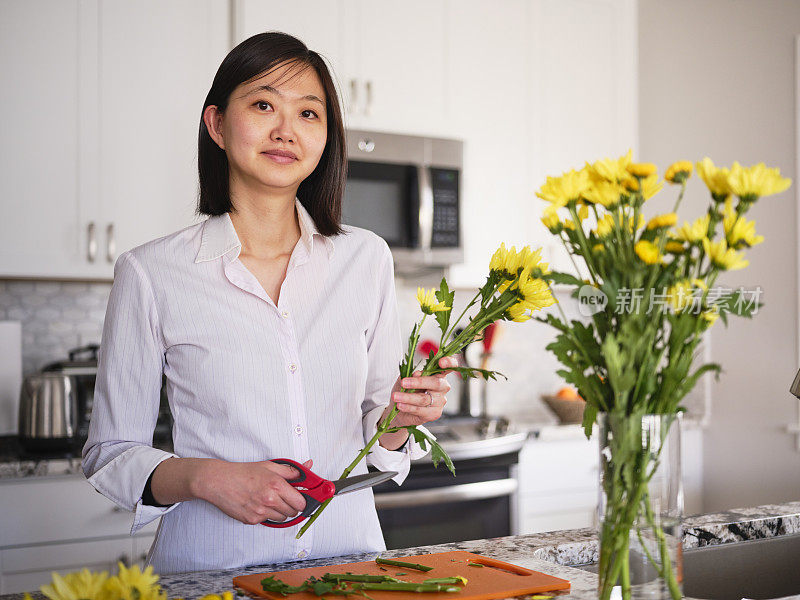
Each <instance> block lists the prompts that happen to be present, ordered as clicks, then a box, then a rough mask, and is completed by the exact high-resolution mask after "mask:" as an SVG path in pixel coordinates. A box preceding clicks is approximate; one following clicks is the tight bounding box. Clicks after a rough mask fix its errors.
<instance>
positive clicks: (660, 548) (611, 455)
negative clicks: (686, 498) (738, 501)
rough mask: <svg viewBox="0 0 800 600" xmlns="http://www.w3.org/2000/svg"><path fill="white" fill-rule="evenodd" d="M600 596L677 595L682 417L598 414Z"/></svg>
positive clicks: (674, 596)
mask: <svg viewBox="0 0 800 600" xmlns="http://www.w3.org/2000/svg"><path fill="white" fill-rule="evenodd" d="M598 419H599V425H600V444H599V446H600V503H599V505H598V511H599V522H598V523H599V536H598V537H599V540H600V561H599V565H598V598H601V599H602V600H609V599H610V598H623V599H625V600H628V599H630V598H636V599H640V598H651V599H662V598H663V599H674V600H678V599H679V598H681V597H682V588H681V579H682V552H681V538H682V518H683V486H682V483H681V415H680V413H678V414H670V415H652V414H646V415H634V416H630V415H624V414H622V415H618V414H614V413H607V414H601V415H599V417H598Z"/></svg>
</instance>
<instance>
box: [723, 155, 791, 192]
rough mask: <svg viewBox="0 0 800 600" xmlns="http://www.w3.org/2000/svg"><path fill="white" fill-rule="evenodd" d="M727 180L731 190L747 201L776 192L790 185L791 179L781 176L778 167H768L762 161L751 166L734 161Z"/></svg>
mask: <svg viewBox="0 0 800 600" xmlns="http://www.w3.org/2000/svg"><path fill="white" fill-rule="evenodd" d="M728 182H729V184H730V187H731V191H732V192H733V193H734V194H736V195H737V196H739V197H740V198H742V199H744V200H746V201H747V202H753V201H755V199H756V198H761V197H762V196H769V195H772V194H778V193H780V192H783V191H784V190H786V189H787V188H788V187H789V186H790V185H792V180H791V179H788V178H784V177H781V171H780V169H778V168H774V169H770V168H768V167H767V166H766V165H765V164H764V163H763V162H762V163H758V164H757V165H753V166H752V167H743V166H742V165H740V164H739V163H738V162H734V163H733V166H732V167H731V173H730V176H729V177H728Z"/></svg>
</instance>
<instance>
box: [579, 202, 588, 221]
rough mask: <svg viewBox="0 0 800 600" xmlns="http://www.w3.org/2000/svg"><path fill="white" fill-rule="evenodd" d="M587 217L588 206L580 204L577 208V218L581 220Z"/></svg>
mask: <svg viewBox="0 0 800 600" xmlns="http://www.w3.org/2000/svg"><path fill="white" fill-rule="evenodd" d="M588 217H589V207H588V206H586V205H585V204H581V206H580V208H579V209H578V218H579V219H580V220H581V221H585V220H586V219H587V218H588Z"/></svg>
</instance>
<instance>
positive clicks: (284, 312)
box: [281, 310, 289, 319]
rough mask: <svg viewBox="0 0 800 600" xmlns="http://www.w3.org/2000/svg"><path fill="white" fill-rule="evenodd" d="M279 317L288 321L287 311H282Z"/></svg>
mask: <svg viewBox="0 0 800 600" xmlns="http://www.w3.org/2000/svg"><path fill="white" fill-rule="evenodd" d="M281 316H282V317H283V318H284V319H288V318H289V311H288V310H285V311H283V312H282V313H281Z"/></svg>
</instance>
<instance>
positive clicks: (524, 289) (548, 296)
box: [517, 277, 556, 310]
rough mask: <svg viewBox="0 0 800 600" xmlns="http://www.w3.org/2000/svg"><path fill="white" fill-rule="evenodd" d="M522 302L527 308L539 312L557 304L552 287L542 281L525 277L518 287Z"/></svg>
mask: <svg viewBox="0 0 800 600" xmlns="http://www.w3.org/2000/svg"><path fill="white" fill-rule="evenodd" d="M517 293H518V295H519V296H520V302H519V304H521V305H522V306H524V307H525V308H529V309H531V310H539V309H542V308H546V307H548V306H551V305H553V304H555V302H556V301H555V298H553V294H552V293H551V291H550V286H549V285H547V283H546V282H545V281H544V280H542V279H535V278H533V277H523V278H521V279H520V282H519V285H518V287H517Z"/></svg>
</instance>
